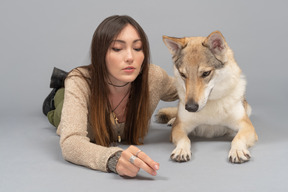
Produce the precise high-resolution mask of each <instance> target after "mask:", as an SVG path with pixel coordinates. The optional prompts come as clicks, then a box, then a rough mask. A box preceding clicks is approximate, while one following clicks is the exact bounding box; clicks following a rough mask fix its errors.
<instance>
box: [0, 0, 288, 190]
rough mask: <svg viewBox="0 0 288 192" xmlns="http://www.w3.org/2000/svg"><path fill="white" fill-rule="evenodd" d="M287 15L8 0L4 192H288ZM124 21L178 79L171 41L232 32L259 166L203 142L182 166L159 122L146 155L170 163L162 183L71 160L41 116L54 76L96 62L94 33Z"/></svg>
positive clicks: (265, 8) (0, 167) (173, 5)
mask: <svg viewBox="0 0 288 192" xmlns="http://www.w3.org/2000/svg"><path fill="white" fill-rule="evenodd" d="M287 7H288V3H287V1H284V0H282V1H281V0H274V1H265V0H259V1H240V0H239V1H233V0H218V1H215V0H211V1H205V0H201V1H193V0H189V1H188V0H187V1H184V0H177V1H169V0H165V1H156V0H145V1H135V0H121V1H117V0H115V1H110V0H105V1H96V0H94V1H93V0H81V1H80V0H79V1H76V0H47V1H38V0H26V1H21V0H19V1H16V0H1V1H0V27H1V30H0V63H1V70H0V77H1V81H0V87H1V95H0V106H1V110H0V128H1V132H0V191H3V192H4V191H29V192H31V191H80V190H81V191H102V190H103V191H104V190H105V191H106V190H107V191H287V189H288V184H287V183H286V182H287V178H288V177H287V171H288V165H287V159H288V149H287V144H288V141H287V132H288V131H287V107H288V104H287V100H286V99H287V96H288V91H287V82H288V81H287V69H288V68H287V45H288V40H287V34H288V26H287V17H288V12H287ZM114 14H127V15H130V16H132V17H134V18H135V19H136V20H137V21H138V22H139V23H140V24H141V26H142V27H143V28H144V30H145V31H146V33H147V35H148V37H149V40H150V45H151V53H152V62H153V63H155V64H157V65H160V66H161V67H163V68H164V69H165V70H166V71H167V72H168V74H170V75H172V62H171V56H170V53H169V51H168V49H167V48H166V47H165V45H164V44H163V42H162V35H169V36H176V37H183V36H207V35H209V34H210V33H211V32H212V31H214V30H220V31H221V32H222V33H223V35H224V36H225V38H226V40H227V42H228V44H229V45H230V47H231V48H232V49H233V50H234V53H235V58H236V60H237V62H238V64H239V65H240V67H241V68H242V69H243V71H244V73H245V75H246V77H247V80H248V85H247V99H248V101H249V103H250V104H251V106H252V107H253V114H252V117H251V119H252V122H253V124H254V126H255V127H256V130H257V133H258V135H259V142H258V143H257V144H256V145H255V146H254V147H253V148H252V149H251V154H252V156H253V157H252V159H251V161H250V162H248V163H245V164H242V165H233V164H230V163H229V162H228V161H227V155H228V151H229V147H230V142H229V141H226V140H225V139H213V140H203V139H197V140H196V141H193V142H192V153H193V155H192V156H193V157H192V160H191V161H190V162H187V163H174V162H172V161H170V160H169V155H170V153H171V151H172V150H173V148H174V146H173V144H172V143H170V142H169V134H170V128H169V127H166V126H165V125H160V124H156V123H154V122H153V120H154V119H152V124H151V128H150V132H149V134H148V136H147V138H146V140H145V145H143V146H139V147H140V148H141V149H142V150H143V151H145V152H146V153H147V154H149V155H150V156H151V157H152V158H153V159H155V160H156V161H158V162H159V163H160V170H159V172H158V176H156V177H152V176H149V175H148V174H146V173H145V172H143V171H140V173H139V175H138V177H136V178H134V179H127V178H122V177H120V176H118V175H116V174H107V173H102V172H99V171H94V170H90V169H87V168H84V167H81V166H77V165H73V164H71V163H68V162H66V161H65V160H63V158H62V156H61V150H60V147H59V137H58V136H57V135H56V133H55V128H53V127H52V126H51V125H50V124H49V123H48V121H47V119H46V117H45V116H44V115H43V114H42V111H41V108H42V102H43V100H44V98H45V97H46V96H47V95H48V93H49V92H50V89H49V79H50V75H51V72H52V69H53V67H54V66H56V67H58V68H61V69H64V70H70V69H72V68H74V67H76V66H79V65H86V64H89V48H90V41H91V38H92V34H93V33H94V30H95V29H96V27H97V26H98V24H99V23H100V22H101V21H102V20H103V19H104V18H106V17H108V16H110V15H114ZM175 104H176V103H164V102H161V103H160V104H159V106H158V108H159V107H163V106H174V105H175ZM126 147H127V146H123V148H126Z"/></svg>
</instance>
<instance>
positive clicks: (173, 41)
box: [163, 35, 186, 55]
mask: <svg viewBox="0 0 288 192" xmlns="http://www.w3.org/2000/svg"><path fill="white" fill-rule="evenodd" d="M163 41H164V43H165V45H166V46H167V47H168V49H169V51H170V53H171V54H172V55H175V54H176V53H177V52H178V51H179V50H181V49H182V48H183V47H184V46H185V45H186V40H185V38H176V37H168V36H165V35H164V36H163Z"/></svg>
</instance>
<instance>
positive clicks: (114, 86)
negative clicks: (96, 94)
mask: <svg viewBox="0 0 288 192" xmlns="http://www.w3.org/2000/svg"><path fill="white" fill-rule="evenodd" d="M129 83H130V82H128V83H125V84H124V85H115V84H113V83H111V82H108V84H109V85H112V86H114V87H125V86H126V85H128V84H129Z"/></svg>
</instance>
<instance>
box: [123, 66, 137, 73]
mask: <svg viewBox="0 0 288 192" xmlns="http://www.w3.org/2000/svg"><path fill="white" fill-rule="evenodd" d="M123 70H124V71H126V72H133V71H134V70H135V68H134V67H126V68H124V69H123Z"/></svg>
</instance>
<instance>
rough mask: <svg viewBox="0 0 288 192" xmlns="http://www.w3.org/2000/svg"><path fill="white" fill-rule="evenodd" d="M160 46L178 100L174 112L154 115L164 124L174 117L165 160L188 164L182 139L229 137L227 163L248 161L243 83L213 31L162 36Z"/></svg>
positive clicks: (249, 132) (249, 130) (251, 136)
mask: <svg viewBox="0 0 288 192" xmlns="http://www.w3.org/2000/svg"><path fill="white" fill-rule="evenodd" d="M163 40H164V42H165V44H166V46H167V47H168V48H169V50H170V52H171V54H172V55H173V61H174V75H175V77H176V81H177V85H176V86H177V89H178V95H179V105H178V110H177V109H176V110H175V109H173V108H164V109H161V110H160V111H159V112H158V115H157V116H158V122H161V118H163V117H165V116H166V118H167V115H168V116H169V115H170V117H168V119H170V118H171V117H173V116H174V115H175V116H176V119H175V121H174V122H173V127H172V142H173V143H174V144H175V145H176V148H175V149H174V151H173V152H172V154H171V158H172V159H173V160H175V161H179V162H182V161H188V160H190V158H191V151H190V148H191V142H190V140H189V138H188V136H187V135H188V134H194V135H196V136H201V137H218V136H223V135H230V136H233V137H234V136H235V137H234V139H233V140H232V144H231V150H230V152H229V155H228V158H229V160H230V161H231V162H234V163H242V162H245V161H248V160H249V159H250V154H249V151H248V147H250V146H252V145H253V144H254V142H255V141H256V140H257V139H258V138H257V134H256V132H255V130H254V127H253V125H252V123H251V121H250V119H249V117H248V116H249V115H250V113H251V108H250V106H249V105H248V103H247V102H246V100H245V96H244V94H245V87H246V80H245V78H244V76H243V75H242V72H241V69H240V68H239V67H238V65H237V63H236V61H235V59H234V56H233V52H232V50H231V49H230V48H229V47H228V45H227V43H226V41H225V39H224V37H223V36H222V34H221V33H220V32H219V31H216V32H213V33H211V34H210V35H209V36H208V37H189V38H173V37H167V36H163ZM177 111H178V113H177ZM176 113H177V115H176Z"/></svg>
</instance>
